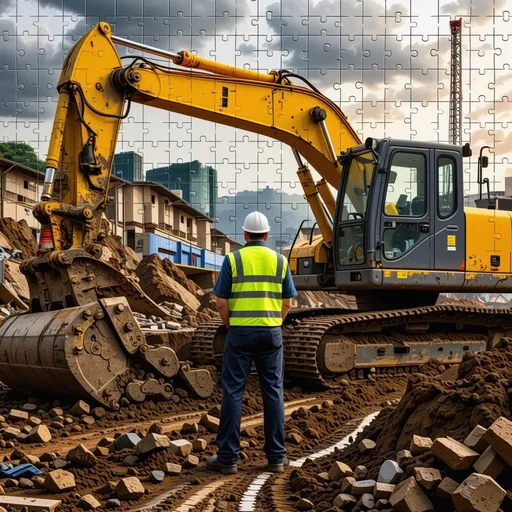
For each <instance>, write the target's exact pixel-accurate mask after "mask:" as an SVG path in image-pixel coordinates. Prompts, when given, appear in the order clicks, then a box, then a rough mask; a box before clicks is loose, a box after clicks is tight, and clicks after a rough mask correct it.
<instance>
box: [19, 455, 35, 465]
mask: <svg viewBox="0 0 512 512" xmlns="http://www.w3.org/2000/svg"><path fill="white" fill-rule="evenodd" d="M21 462H22V463H24V464H33V465H34V466H35V465H36V464H37V463H38V462H39V457H38V456H37V455H30V454H27V455H24V456H23V458H22V459H21Z"/></svg>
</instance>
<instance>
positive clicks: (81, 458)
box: [66, 444, 98, 468]
mask: <svg viewBox="0 0 512 512" xmlns="http://www.w3.org/2000/svg"><path fill="white" fill-rule="evenodd" d="M66 460H67V461H69V462H71V464H73V465H74V466H78V467H81V468H92V467H93V466H94V465H95V464H96V462H97V460H98V459H97V458H96V456H95V455H94V453H92V452H91V451H90V450H89V449H88V448H86V447H85V446H84V445H83V444H79V445H77V446H75V447H74V448H72V449H71V450H69V452H68V454H67V455H66Z"/></svg>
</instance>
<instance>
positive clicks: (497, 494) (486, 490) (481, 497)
mask: <svg viewBox="0 0 512 512" xmlns="http://www.w3.org/2000/svg"><path fill="white" fill-rule="evenodd" d="M505 494H506V491H505V489H502V488H501V487H500V486H499V485H498V484H497V483H496V482H495V481H494V480H493V479H492V478H491V477H490V476H487V475H480V474H479V473H473V474H472V475H470V476H468V477H467V478H466V480H464V481H463V482H462V483H461V484H460V485H459V487H457V489H456V490H455V491H454V493H453V495H452V501H453V504H454V505H455V510H456V511H457V512H496V511H497V510H498V509H499V508H500V505H501V502H502V501H503V498H504V497H505Z"/></svg>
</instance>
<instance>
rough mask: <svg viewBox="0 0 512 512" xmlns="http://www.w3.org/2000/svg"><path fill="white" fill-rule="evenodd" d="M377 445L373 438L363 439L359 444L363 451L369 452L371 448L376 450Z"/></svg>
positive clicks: (360, 449)
mask: <svg viewBox="0 0 512 512" xmlns="http://www.w3.org/2000/svg"><path fill="white" fill-rule="evenodd" d="M376 446H377V445H376V444H375V441H372V440H371V439H363V440H362V441H360V442H359V444H358V445H357V447H358V448H359V451H360V452H361V453H367V452H369V451H370V450H374V449H375V447H376Z"/></svg>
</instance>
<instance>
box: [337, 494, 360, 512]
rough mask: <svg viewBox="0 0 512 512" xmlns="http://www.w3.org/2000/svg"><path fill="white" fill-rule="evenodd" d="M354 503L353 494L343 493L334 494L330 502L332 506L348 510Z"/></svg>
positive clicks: (355, 501)
mask: <svg viewBox="0 0 512 512" xmlns="http://www.w3.org/2000/svg"><path fill="white" fill-rule="evenodd" d="M356 503H357V500H356V499H355V498H354V496H351V495H350V494H345V493H341V494H338V496H336V498H334V501H333V502H332V504H333V506H334V507H337V508H340V509H342V510H350V509H352V508H353V507H354V506H355V504H356Z"/></svg>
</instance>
